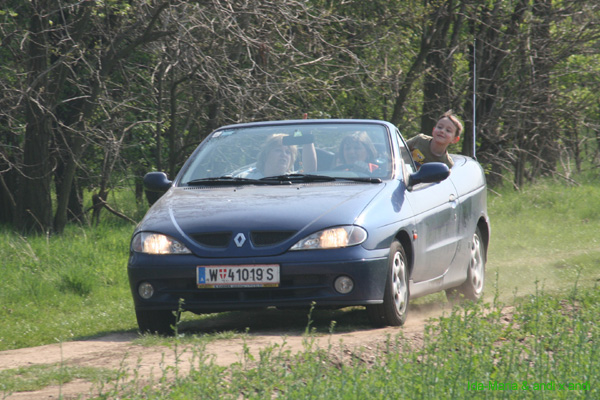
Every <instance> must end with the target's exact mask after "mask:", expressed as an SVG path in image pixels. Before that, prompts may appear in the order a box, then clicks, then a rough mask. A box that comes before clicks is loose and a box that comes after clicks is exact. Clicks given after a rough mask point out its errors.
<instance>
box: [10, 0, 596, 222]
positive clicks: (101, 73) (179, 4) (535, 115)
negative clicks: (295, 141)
mask: <svg viewBox="0 0 600 400" xmlns="http://www.w3.org/2000/svg"><path fill="white" fill-rule="evenodd" d="M0 5H1V6H0V38H1V46H0V224H2V225H8V226H10V227H12V228H14V229H15V230H18V231H21V232H35V231H37V232H44V233H60V232H62V231H63V230H64V228H65V226H66V224H67V223H69V221H89V218H90V216H89V215H87V214H86V210H84V206H83V193H84V190H86V191H91V192H92V193H94V194H95V196H94V199H95V204H96V206H97V207H96V208H95V209H94V211H93V215H92V219H96V220H97V219H98V218H99V212H100V209H101V207H102V202H103V201H104V200H105V199H106V198H107V194H108V193H109V192H110V191H111V190H113V189H114V188H116V187H123V186H126V185H130V186H131V188H132V190H135V191H136V198H137V199H138V202H140V203H141V202H143V201H144V198H143V190H142V186H141V178H142V177H143V175H144V174H145V173H146V172H148V171H151V170H163V171H166V172H168V174H169V176H170V177H173V176H174V175H175V174H176V173H177V171H178V169H179V168H180V166H181V164H182V162H183V161H184V160H185V158H186V157H187V155H189V153H190V152H191V151H192V150H193V148H194V147H195V146H196V145H197V144H198V143H199V142H200V141H201V140H202V139H203V138H204V137H205V136H206V135H207V134H208V133H210V132H211V130H212V129H214V128H217V127H219V126H220V125H223V124H227V123H234V122H244V121H256V120H267V119H297V118H302V116H303V115H304V114H305V113H306V114H307V115H308V118H374V119H384V120H388V121H390V122H392V123H393V124H395V125H396V126H398V127H399V128H400V130H401V132H403V135H404V136H405V137H406V138H410V137H412V136H414V135H416V134H417V133H420V132H424V133H430V132H431V129H432V126H433V124H434V123H435V121H436V120H437V118H438V117H439V115H440V114H442V113H443V112H444V111H446V110H448V109H453V110H454V112H455V113H457V114H458V115H459V116H460V117H461V118H462V120H463V121H464V123H465V132H464V134H463V137H462V138H461V141H460V145H457V147H455V148H454V149H453V151H454V152H459V153H463V154H466V155H472V152H473V150H472V149H473V141H472V138H473V136H472V126H473V98H474V96H473V89H474V87H476V96H475V98H476V118H475V121H476V127H477V129H476V132H477V136H476V137H477V143H476V148H477V159H478V160H479V162H480V163H481V164H482V165H483V166H484V168H485V169H486V172H487V177H488V184H489V185H490V186H491V187H493V186H494V185H498V184H502V183H504V184H505V183H506V182H507V181H508V182H510V183H511V184H513V185H514V187H515V188H517V189H518V188H520V187H522V186H523V185H526V184H527V183H528V182H531V181H533V180H535V179H536V178H538V177H540V176H542V175H548V174H554V175H558V174H560V176H562V177H563V178H565V179H569V173H570V171H571V170H581V168H596V169H597V168H598V165H599V164H600V155H599V151H598V149H599V146H598V144H599V143H600V113H599V111H600V95H599V94H598V93H599V89H600V65H599V61H600V56H599V53H600V41H599V40H598V39H599V36H600V4H599V3H598V2H597V1H593V0H588V1H582V0H562V1H559V0H418V1H417V0H414V1H411V0H369V1H364V0H345V1H344V0H339V1H327V0H286V1H276V0H271V1H252V0H198V1H181V0H170V1H164V0H97V1H93V0H29V1H23V0H0ZM474 66H476V71H477V74H476V80H474V79H473V77H474V71H473V68H474Z"/></svg>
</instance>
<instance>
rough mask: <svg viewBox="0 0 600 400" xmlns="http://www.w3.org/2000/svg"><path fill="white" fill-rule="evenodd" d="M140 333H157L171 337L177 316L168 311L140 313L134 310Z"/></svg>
mask: <svg viewBox="0 0 600 400" xmlns="http://www.w3.org/2000/svg"><path fill="white" fill-rule="evenodd" d="M135 316H136V318H137V323H138V327H139V330H140V333H142V334H144V333H157V334H159V335H164V336H173V334H174V333H175V332H174V331H173V327H174V326H175V324H176V323H177V315H176V313H175V312H173V311H170V310H155V311H141V310H135Z"/></svg>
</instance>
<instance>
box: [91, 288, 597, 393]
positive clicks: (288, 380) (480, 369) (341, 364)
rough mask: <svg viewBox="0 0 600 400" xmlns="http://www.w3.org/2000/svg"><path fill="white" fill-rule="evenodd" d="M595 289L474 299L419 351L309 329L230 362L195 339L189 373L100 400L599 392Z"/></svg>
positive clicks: (442, 322)
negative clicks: (507, 300)
mask: <svg viewBox="0 0 600 400" xmlns="http://www.w3.org/2000/svg"><path fill="white" fill-rule="evenodd" d="M597 289H598V288H597V287H596V288H588V289H581V290H576V288H575V287H571V291H570V293H569V294H568V296H566V297H562V296H560V297H557V296H554V295H549V294H545V293H544V292H543V291H541V289H540V290H539V291H538V292H536V293H534V294H532V295H528V296H525V297H524V298H522V299H520V300H519V301H518V302H517V304H516V306H515V307H514V309H509V310H508V311H507V309H506V308H505V307H503V304H502V303H500V302H494V303H478V304H473V303H467V304H465V305H463V306H462V307H455V308H454V309H453V310H452V312H451V313H450V314H449V315H447V316H442V317H439V318H438V319H437V320H436V321H435V323H432V324H430V325H427V327H426V331H425V339H424V344H423V345H422V347H418V348H410V344H409V343H407V342H406V340H405V339H404V338H403V336H402V335H401V334H400V335H397V336H395V337H391V336H390V337H389V338H388V340H387V341H386V342H385V343H383V344H380V347H379V348H378V349H377V351H375V352H373V350H372V349H368V347H367V345H371V344H370V343H367V344H366V345H365V347H361V348H357V349H349V348H345V347H343V346H336V344H337V343H331V342H330V344H329V346H326V347H325V348H317V347H316V346H314V341H313V339H314V336H311V335H310V334H308V335H307V336H306V340H305V346H304V351H301V352H299V353H293V352H291V351H290V350H288V349H287V348H286V346H285V344H283V345H274V346H271V347H268V348H265V349H263V350H262V351H261V352H260V354H259V356H258V357H254V356H252V355H251V354H250V353H249V352H246V354H245V356H244V357H243V359H242V360H241V361H240V362H238V363H236V364H233V365H232V366H230V367H227V368H225V367H220V366H217V365H215V364H214V363H213V362H212V360H211V359H209V358H208V356H207V355H206V354H205V353H204V348H203V347H202V346H198V347H197V348H196V349H194V350H192V351H194V354H195V357H194V358H195V361H193V362H192V364H191V368H190V369H191V371H190V372H189V374H186V375H177V374H176V375H175V378H174V379H160V380H158V381H153V382H150V383H148V382H144V381H141V380H138V381H134V382H131V383H130V384H128V385H124V386H119V387H118V388H115V389H114V390H111V389H105V390H103V391H102V390H101V391H100V395H99V396H98V398H99V399H112V398H127V399H173V400H175V399H178V400H181V399H190V400H191V399H200V398H201V399H240V398H243V399H265V398H285V399H309V398H310V399H466V398H489V399H505V398H519V399H522V398H531V399H539V398H546V399H566V398H569V399H572V398H581V399H585V398H587V399H596V398H598V396H599V395H600V385H599V384H598V382H599V381H600V357H599V356H600V354H599V353H600V347H599V346H598V340H600V326H599V325H598V324H597V323H596V320H597V315H598V313H599V312H600V292H599V291H598V290H597ZM174 340H175V342H176V341H177V340H178V339H177V338H175V339H174ZM167 372H168V371H164V373H165V374H166V373H167ZM171 372H172V371H171ZM103 387H104V388H110V385H108V384H107V385H104V386H103Z"/></svg>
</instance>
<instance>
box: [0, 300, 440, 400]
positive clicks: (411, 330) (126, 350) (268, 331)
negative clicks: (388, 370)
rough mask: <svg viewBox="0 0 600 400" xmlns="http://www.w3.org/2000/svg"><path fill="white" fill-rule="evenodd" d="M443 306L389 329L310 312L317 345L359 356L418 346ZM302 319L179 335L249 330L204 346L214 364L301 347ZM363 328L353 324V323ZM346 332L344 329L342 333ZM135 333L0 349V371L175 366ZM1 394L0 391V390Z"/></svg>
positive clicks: (31, 399)
mask: <svg viewBox="0 0 600 400" xmlns="http://www.w3.org/2000/svg"><path fill="white" fill-rule="evenodd" d="M444 307H447V306H445V305H427V306H413V307H412V308H411V309H410V310H409V315H408V320H407V322H406V324H405V326H404V327H402V328H396V327H388V328H381V329H373V328H370V327H369V326H368V324H367V321H366V318H365V312H364V311H363V310H350V311H331V312H325V311H323V312H315V313H314V314H313V318H312V319H313V323H312V325H311V327H315V328H316V330H317V332H318V333H319V334H318V335H317V338H316V342H315V343H316V345H318V346H330V345H334V346H337V347H338V348H339V347H342V348H343V350H344V351H346V352H352V351H355V350H356V351H360V352H361V354H362V355H363V356H365V355H367V356H368V353H369V352H373V353H374V352H376V351H377V349H378V347H379V346H380V345H383V344H384V343H385V341H386V339H387V338H388V337H390V336H391V337H394V336H396V335H397V334H399V333H402V335H403V337H404V340H406V341H407V343H406V345H408V346H416V347H418V346H420V345H421V344H422V341H423V330H424V326H425V323H426V321H427V320H428V319H429V318H432V317H436V316H439V315H441V314H442V313H443V312H444ZM331 320H335V321H336V328H335V329H334V332H343V333H333V334H331V335H330V334H328V333H327V332H328V327H329V324H330V322H331ZM306 323H307V318H306V315H305V314H302V313H301V312H297V311H292V312H290V311H286V312H284V311H278V310H265V311H259V312H256V313H245V314H240V313H236V314H234V315H230V316H224V317H219V316H217V317H216V318H214V319H211V320H210V321H209V323H208V324H203V325H202V327H198V326H195V325H194V323H193V322H192V323H190V324H187V325H186V324H185V323H184V324H183V329H182V330H183V332H184V333H187V332H189V333H197V334H202V333H210V332H223V331H228V330H235V331H237V332H243V331H244V330H245V329H246V327H247V328H248V336H247V337H246V338H245V339H227V340H216V341H213V342H211V343H209V344H208V345H207V347H206V355H208V356H209V357H210V358H212V360H213V361H214V363H215V364H217V365H221V366H228V365H231V364H232V363H235V362H239V361H241V360H242V355H243V349H244V345H245V346H246V347H247V348H249V349H250V352H251V353H252V354H253V355H258V352H259V350H260V349H262V348H265V347H268V346H272V345H279V346H284V349H287V350H290V351H292V352H297V351H301V350H303V349H304V346H305V344H304V338H305V336H304V335H303V334H304V332H305V329H306ZM356 324H358V326H361V327H362V328H355V327H354V328H352V327H353V326H356ZM344 331H347V332H344ZM137 337H138V335H137V333H134V332H126V333H114V334H109V335H107V336H103V337H100V338H96V339H89V340H79V341H73V342H65V343H61V344H51V345H46V346H39V347H33V348H26V349H18V350H8V351H3V352H0V370H5V369H12V368H18V367H27V366H32V365H36V364H56V363H62V364H63V365H69V366H88V367H102V368H110V369H114V370H125V371H126V372H127V373H129V374H132V373H133V371H136V373H137V374H138V379H140V378H141V379H150V378H151V377H154V378H155V379H157V378H160V377H161V376H163V375H164V372H163V370H164V368H165V366H166V365H172V364H174V360H175V354H174V351H173V349H170V348H168V347H161V346H156V347H153V348H148V347H143V346H141V345H138V344H134V343H133V342H132V341H133V340H134V339H136V338H137ZM182 352H183V355H182V358H181V360H180V362H179V364H178V365H179V368H180V369H181V370H183V371H184V372H185V369H186V366H188V367H189V365H190V364H191V363H193V362H194V360H195V361H196V362H197V358H196V359H194V357H196V356H197V355H195V354H194V353H193V352H192V351H188V352H186V351H183V350H182V349H179V351H178V353H180V354H181V353H182ZM90 391H92V393H93V391H94V387H93V385H92V384H91V383H90V382H86V381H82V380H77V381H73V382H70V383H67V384H65V385H62V387H57V386H51V387H47V388H44V389H43V390H40V391H36V392H21V393H14V394H12V395H10V396H8V397H7V398H6V399H5V400H16V399H27V400H42V399H44V400H46V399H52V400H56V399H58V398H59V396H62V398H63V399H75V398H86V397H88V395H89V393H90ZM0 398H2V393H0Z"/></svg>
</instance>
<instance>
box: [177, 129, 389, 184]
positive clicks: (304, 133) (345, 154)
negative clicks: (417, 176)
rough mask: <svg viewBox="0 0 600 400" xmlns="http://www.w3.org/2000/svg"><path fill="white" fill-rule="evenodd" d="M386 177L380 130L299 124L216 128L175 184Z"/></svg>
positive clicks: (384, 140)
mask: <svg viewBox="0 0 600 400" xmlns="http://www.w3.org/2000/svg"><path fill="white" fill-rule="evenodd" d="M390 175H391V152H390V138H389V134H388V131H387V129H386V128H385V126H383V125H380V124H375V123H306V122H304V123H298V124H291V123H287V124H282V125H259V126H256V125H254V126H251V127H247V126H246V127H239V128H237V127H232V128H223V129H220V130H217V131H215V132H213V134H211V135H210V136H209V137H208V138H207V139H206V140H204V142H202V144H201V145H200V146H199V148H198V149H197V150H196V151H195V152H194V154H193V155H192V157H191V159H190V160H189V161H188V162H187V163H186V166H185V169H184V171H183V173H182V175H181V179H180V183H181V184H183V185H199V184H228V183H235V184H243V183H248V184H257V183H259V182H262V183H265V184H268V183H273V182H281V181H286V182H287V183H288V184H289V183H290V180H294V179H298V180H303V181H304V182H323V181H329V180H332V179H327V178H334V179H350V180H358V181H365V182H380V181H381V180H382V179H388V178H389V177H390ZM319 177H322V178H319Z"/></svg>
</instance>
